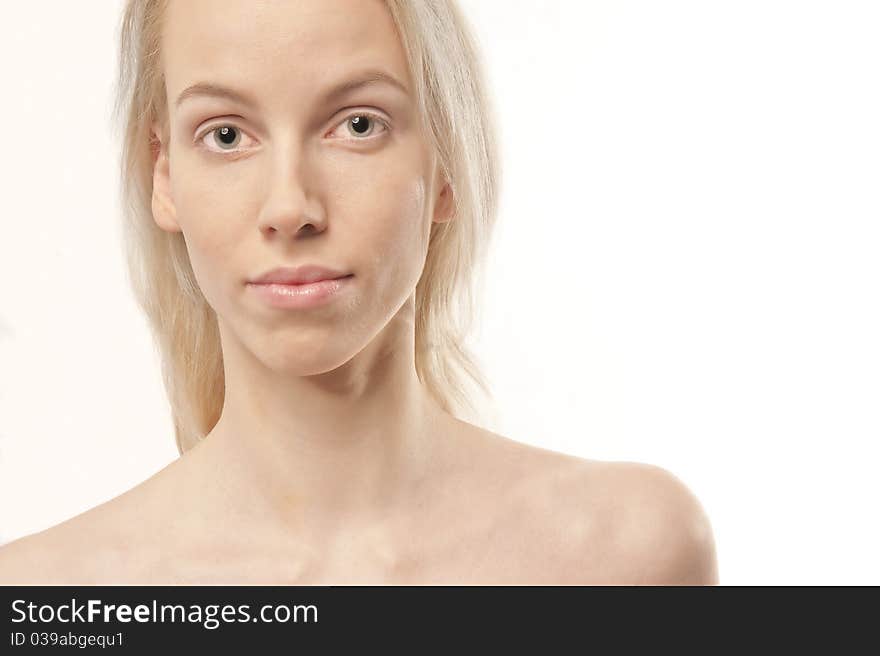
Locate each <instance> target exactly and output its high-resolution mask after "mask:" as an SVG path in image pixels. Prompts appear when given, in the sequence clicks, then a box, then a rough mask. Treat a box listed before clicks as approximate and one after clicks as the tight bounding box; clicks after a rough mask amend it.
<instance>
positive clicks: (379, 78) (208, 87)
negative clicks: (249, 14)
mask: <svg viewBox="0 0 880 656" xmlns="http://www.w3.org/2000/svg"><path fill="white" fill-rule="evenodd" d="M378 83H383V84H387V85H390V86H392V87H395V88H396V89H398V90H399V91H402V92H403V93H405V94H406V95H409V89H407V88H406V85H404V84H403V83H402V82H400V81H399V80H398V79H397V78H395V77H394V76H393V75H390V74H389V73H385V72H384V71H379V70H370V71H365V72H363V73H361V74H360V75H358V76H356V77H354V78H352V79H350V80H346V81H344V82H341V83H339V84H337V85H335V86H333V87H332V88H330V89H329V90H328V91H326V92H325V93H324V96H323V97H322V101H323V102H324V103H331V102H333V101H334V100H337V99H339V98H342V97H343V96H346V95H348V94H350V93H351V92H353V91H355V90H357V89H361V88H363V87H366V86H370V85H372V84H378ZM198 96H205V97H210V98H221V99H225V100H232V101H234V102H237V103H239V104H241V105H245V106H247V107H251V108H254V107H256V106H257V104H258V103H257V101H256V99H255V98H254V97H253V96H251V95H250V94H248V93H245V92H242V91H237V90H235V89H233V88H231V87H226V86H223V85H221V84H215V83H213V82H197V83H196V84H193V85H191V86H188V87H187V88H186V89H184V90H183V91H181V92H180V95H179V96H177V100H176V101H175V103H174V104H175V107H180V105H181V104H183V102H184V101H185V100H187V99H188V98H195V97H198Z"/></svg>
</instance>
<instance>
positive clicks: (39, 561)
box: [0, 0, 717, 584]
mask: <svg viewBox="0 0 880 656" xmlns="http://www.w3.org/2000/svg"><path fill="white" fill-rule="evenodd" d="M121 36H122V40H121V46H122V48H121V62H122V64H121V68H120V83H119V87H118V92H119V96H118V104H117V110H118V111H119V112H120V114H121V115H122V116H123V119H124V122H123V125H124V142H123V153H122V155H123V163H124V166H123V176H122V184H123V193H124V198H125V201H126V202H125V208H126V211H127V215H126V224H125V228H126V238H127V245H128V257H129V264H130V272H131V278H132V283H133V287H134V289H135V292H136V294H137V298H138V300H139V302H140V304H141V307H142V308H143V309H144V311H145V313H146V315H147V316H148V318H149V320H150V325H151V328H152V330H153V331H154V335H155V337H156V340H157V344H158V346H159V350H160V353H161V356H162V362H163V368H164V370H163V372H164V376H165V383H166V388H167V391H168V395H169V399H170V402H171V407H172V413H173V419H174V425H175V429H176V437H177V444H178V448H179V450H180V453H181V458H179V459H178V460H176V461H175V462H173V463H171V464H170V465H168V466H167V467H165V468H164V469H162V470H161V471H159V472H158V473H156V474H155V475H154V476H152V477H151V478H149V479H148V480H146V481H145V482H143V483H141V484H140V485H138V486H136V487H134V488H133V489H131V490H129V491H127V492H126V493H124V494H122V495H121V496H119V497H117V498H115V499H112V500H110V501H108V502H106V503H104V504H101V505H99V506H97V507H96V508H93V509H91V510H89V511H87V512H85V513H82V514H81V515H78V516H76V517H74V518H72V519H70V520H68V521H66V522H63V523H62V524H59V525H58V526H55V527H52V528H49V529H47V530H45V531H42V532H39V533H36V534H33V535H30V536H26V537H24V538H21V539H19V540H17V541H15V542H13V543H11V544H9V545H7V546H6V547H4V548H2V549H0V581H2V582H4V583H12V582H15V583H275V584H280V583H315V584H345V583H450V584H452V583H456V584H461V583H465V584H473V583H521V584H533V583H534V584H574V583H602V584H627V583H644V584H653V583H656V584H696V583H700V584H707V583H715V582H716V579H717V567H716V562H715V551H714V543H713V537H712V531H711V528H710V525H709V521H708V519H707V517H706V516H705V513H704V512H703V509H702V507H701V506H700V504H699V502H698V501H697V499H696V498H695V497H694V495H693V494H692V493H691V492H690V491H689V490H688V489H687V488H686V487H685V486H684V484H683V483H682V482H681V481H680V480H679V479H677V478H676V477H675V476H673V475H672V474H670V473H669V472H667V471H666V470H663V469H661V468H659V467H655V466H650V465H645V464H640V463H626V462H603V461H591V460H584V459H581V458H576V457H574V456H570V455H566V454H562V453H557V452H553V451H548V450H544V449H539V448H536V447H531V446H527V445H525V444H522V443H519V442H516V441H513V440H511V439H509V438H506V437H503V436H501V435H497V434H495V433H492V432H490V431H488V430H485V429H482V428H479V427H477V426H476V425H475V424H473V423H470V422H468V421H465V420H463V419H461V418H460V417H461V416H462V415H463V414H465V413H466V412H469V411H471V410H473V407H474V405H473V404H471V403H469V400H468V399H469V396H468V394H469V393H468V391H467V388H466V382H467V381H466V379H465V378H464V376H463V375H462V374H465V375H467V376H470V377H471V378H472V379H473V380H474V381H476V382H477V383H479V384H480V385H481V386H482V387H483V388H484V389H485V385H484V383H483V380H482V378H481V376H480V374H479V371H478V370H477V369H476V367H475V366H474V364H473V361H472V359H471V357H470V356H469V354H468V353H467V351H466V350H464V349H462V348H461V346H460V344H461V340H462V339H463V335H464V333H465V327H463V324H462V323H460V321H461V320H462V319H464V321H465V322H466V320H467V318H468V316H470V310H471V309H472V305H471V302H472V301H471V299H472V297H473V294H472V290H471V288H470V285H471V283H472V281H473V280H474V275H475V272H476V269H477V268H478V267H479V266H481V264H482V263H483V261H484V259H483V256H484V255H485V252H486V246H487V242H488V239H489V236H490V233H491V227H492V224H493V222H494V216H495V209H496V198H497V194H498V181H499V171H498V162H497V154H496V142H495V137H494V133H493V126H492V124H491V121H490V116H491V111H490V107H489V103H488V101H487V97H486V93H485V89H484V82H483V75H482V72H481V67H480V64H479V60H478V57H477V54H476V53H477V50H476V48H475V42H474V40H473V38H472V36H471V35H470V32H469V28H468V27H467V26H466V24H465V22H464V21H463V19H462V15H461V13H460V10H459V9H458V8H457V7H456V6H455V4H454V2H453V0H421V1H418V2H415V1H411V0H410V1H407V0H387V1H385V2H383V1H381V0H371V1H365V2H351V1H350V0H304V1H299V2H295V3H293V2H287V1H284V0H277V1H272V2H261V3H254V2H251V1H250V0H227V1H225V2H223V3H218V2H216V0H187V1H186V2H182V1H180V0H162V1H159V0H129V1H128V2H127V5H126V7H125V12H124V15H123V22H122V33H121ZM321 280H323V282H318V281H321ZM456 312H458V313H456Z"/></svg>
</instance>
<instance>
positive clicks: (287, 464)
mask: <svg viewBox="0 0 880 656" xmlns="http://www.w3.org/2000/svg"><path fill="white" fill-rule="evenodd" d="M398 323H399V322H398ZM403 324H404V326H403V328H400V327H399V326H397V325H396V324H395V321H392V323H391V324H389V325H388V326H386V330H385V331H383V333H382V334H380V335H379V336H377V337H376V339H375V340H374V341H373V342H372V343H371V344H370V345H368V346H367V347H366V348H364V349H363V350H361V351H360V352H359V353H358V354H357V355H356V356H355V357H354V358H352V359H350V360H349V361H347V362H345V363H344V364H342V365H341V366H338V367H336V368H334V369H332V370H330V371H326V372H325V373H319V374H314V375H290V374H289V373H285V372H284V371H281V370H280V369H279V368H278V367H277V366H276V367H275V368H271V367H268V366H266V365H265V363H264V362H262V361H260V360H259V359H258V358H256V357H255V356H254V355H253V353H251V352H250V351H249V350H247V349H244V348H242V347H241V344H240V342H237V341H236V340H234V339H228V338H227V339H225V341H224V368H225V371H226V393H225V399H224V406H223V411H222V414H221V417H220V419H219V421H218V422H217V424H216V426H215V427H214V429H213V430H212V431H211V432H210V433H209V434H208V436H207V437H206V439H205V440H204V442H203V444H201V445H200V446H199V447H198V449H200V450H203V453H204V455H205V456H207V457H208V459H209V461H210V464H211V469H212V470H213V471H214V472H216V476H217V477H220V478H222V485H223V487H224V489H225V490H227V492H229V494H227V495H224V499H225V500H224V503H226V502H227V501H226V500H228V499H233V500H235V499H238V500H240V501H238V503H241V504H243V505H242V508H241V509H240V510H241V511H242V513H243V514H247V515H248V516H250V517H256V516H265V517H267V518H271V520H272V521H273V522H274V521H276V520H277V521H280V522H282V523H283V524H284V525H285V526H289V527H290V528H292V529H295V530H296V531H297V532H300V531H302V530H308V531H309V532H310V533H311V534H312V535H316V534H317V535H321V534H324V535H326V536H328V537H329V536H332V535H338V534H340V533H343V532H350V531H353V530H357V529H356V528H355V527H363V526H368V525H373V524H375V522H376V521H378V520H380V519H381V518H383V517H388V516H390V513H392V511H393V510H395V509H396V508H400V507H401V505H402V504H404V503H406V502H407V501H409V502H410V503H411V502H412V499H413V498H414V495H415V494H416V492H417V490H418V488H419V486H420V485H421V484H422V483H423V482H424V480H425V477H426V475H427V473H428V470H429V465H430V464H432V463H433V462H434V458H432V454H433V453H434V452H435V450H436V447H437V446H438V440H440V439H442V434H443V430H444V429H443V427H444V426H448V425H449V422H450V421H452V417H451V416H450V415H448V414H447V413H445V411H443V410H442V408H440V407H439V405H438V404H437V403H436V401H434V399H433V398H431V397H430V395H429V394H428V392H427V390H426V389H425V388H424V386H423V385H422V383H421V382H420V381H419V380H418V377H417V376H416V372H415V366H414V340H413V339H412V324H411V323H409V322H403ZM407 326H408V328H409V331H407V330H406V329H405V328H406V327H407ZM221 332H223V331H222V328H221ZM232 503H236V501H232Z"/></svg>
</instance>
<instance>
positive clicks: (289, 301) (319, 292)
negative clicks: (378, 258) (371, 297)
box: [248, 276, 352, 310]
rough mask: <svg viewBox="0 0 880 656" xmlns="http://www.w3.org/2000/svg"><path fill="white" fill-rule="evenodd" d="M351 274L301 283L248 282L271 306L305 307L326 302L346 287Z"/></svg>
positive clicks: (286, 307) (297, 308)
mask: <svg viewBox="0 0 880 656" xmlns="http://www.w3.org/2000/svg"><path fill="white" fill-rule="evenodd" d="M351 278H352V276H345V277H343V278H334V279H332V280H319V281H318V282H311V283H308V284H303V285H282V284H278V283H248V287H250V288H251V289H252V290H253V291H254V293H255V294H256V295H257V296H258V297H259V298H261V299H262V300H263V301H265V302H266V303H268V304H269V305H271V306H272V307H277V308H284V309H289V310H292V309H296V310H299V309H305V308H312V307H317V306H319V305H323V304H325V303H328V302H329V301H330V300H332V299H333V298H335V297H336V296H338V294H339V292H340V291H341V290H343V289H344V288H346V287H348V286H349V285H350V284H351V283H350V279H351Z"/></svg>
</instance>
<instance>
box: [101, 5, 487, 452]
mask: <svg viewBox="0 0 880 656" xmlns="http://www.w3.org/2000/svg"><path fill="white" fill-rule="evenodd" d="M385 4H386V6H387V9H388V11H389V13H390V14H391V17H392V18H393V20H394V23H395V26H396V28H397V31H398V35H399V37H400V39H401V43H402V45H403V48H404V50H405V52H406V56H407V62H408V66H409V72H410V75H411V77H412V80H413V82H414V87H415V95H416V100H417V107H418V111H419V115H420V117H421V120H422V125H423V126H424V127H425V128H426V129H425V131H424V134H426V135H429V138H430V141H431V143H430V146H431V147H433V148H434V149H435V152H436V153H437V156H438V162H439V165H440V167H441V170H442V172H443V174H444V176H445V179H446V180H447V181H448V182H449V184H450V187H451V189H452V192H453V198H454V211H453V220H451V221H448V222H444V223H432V225H431V233H430V238H429V246H428V254H427V259H426V262H425V267H424V270H423V272H422V275H421V277H420V279H419V281H418V283H417V285H416V295H415V300H416V311H415V315H416V316H415V367H416V372H417V375H418V378H419V380H420V381H421V382H422V384H423V385H424V386H425V387H426V389H427V390H428V392H429V393H430V394H431V395H432V396H433V398H434V399H435V400H436V401H437V402H438V403H439V404H440V406H441V407H442V408H444V410H446V411H447V412H449V413H451V414H453V415H456V416H459V417H463V416H475V417H476V416H478V415H479V412H480V406H479V405H478V404H477V403H475V402H473V400H472V399H471V394H470V393H469V391H470V392H475V391H477V390H476V389H475V388H473V387H471V389H470V390H469V389H468V380H470V381H471V382H475V383H476V384H477V386H478V387H479V388H480V390H481V391H482V392H483V393H485V394H486V397H484V398H491V392H490V391H489V386H488V385H487V383H486V379H485V377H484V375H483V374H482V373H481V371H480V368H479V366H478V365H477V362H476V358H475V357H474V356H473V355H472V354H471V353H470V351H469V350H468V349H467V348H466V346H465V345H464V340H465V337H466V336H467V334H468V333H469V332H470V330H471V327H472V325H473V322H474V319H475V315H476V314H477V310H478V306H477V303H476V302H475V301H476V299H477V298H478V293H477V292H478V291H481V290H482V275H483V267H484V264H485V256H486V254H487V252H488V247H489V242H490V240H491V236H492V228H493V226H494V223H495V216H496V211H497V204H498V194H499V185H500V174H501V171H500V165H499V158H498V156H497V151H496V148H497V141H496V136H495V129H494V125H493V120H492V108H491V106H490V97H489V95H488V94H487V92H486V88H485V81H484V73H483V70H482V68H481V63H480V56H479V51H478V44H477V42H476V40H475V38H474V36H473V34H472V33H471V31H470V28H469V26H468V25H467V23H466V21H465V19H464V17H463V15H462V13H461V10H460V9H459V8H458V7H457V5H456V3H455V0H385ZM166 7H167V0H128V1H127V2H126V4H125V6H124V9H123V13H122V16H121V21H120V25H119V37H120V38H119V47H120V52H119V54H120V56H119V70H118V79H117V86H116V99H115V106H114V118H115V121H116V124H117V128H118V129H119V130H121V136H122V138H121V153H120V164H121V166H120V185H121V201H122V213H123V217H122V218H123V227H122V228H123V229H122V233H121V234H122V237H123V248H124V250H125V256H126V261H127V265H128V275H129V282H130V284H131V286H132V289H133V291H134V295H135V299H136V301H137V303H138V305H139V306H140V307H141V309H142V310H143V312H144V313H145V315H146V317H147V319H148V323H149V327H150V330H151V331H152V334H153V338H154V340H155V344H156V347H157V349H158V352H159V356H160V362H161V366H162V377H163V380H164V384H165V390H166V393H167V395H168V399H169V402H170V405H171V415H172V420H173V423H174V429H175V439H176V442H177V448H178V451H179V452H180V453H181V454H182V453H184V452H185V451H187V450H188V449H190V448H191V447H193V446H194V445H195V444H196V443H198V441H199V440H200V439H201V438H203V437H204V436H205V435H207V434H208V433H209V432H210V431H211V429H212V428H213V426H214V425H215V424H216V423H217V420H218V419H219V418H220V413H221V411H222V408H223V398H224V389H225V388H224V372H223V353H222V350H221V344H220V335H219V330H218V326H217V317H216V315H215V313H214V311H213V309H212V308H211V307H210V306H209V305H208V302H207V301H206V300H205V298H204V296H203V295H202V293H201V291H200V289H199V286H198V284H197V282H196V278H195V276H194V274H193V270H192V267H191V265H190V261H189V255H188V253H187V250H186V244H185V242H184V240H183V235H182V234H181V233H170V232H166V231H163V230H162V229H160V228H159V227H158V226H157V225H156V223H155V222H154V220H153V216H152V187H153V161H154V160H153V156H154V152H155V149H156V148H157V146H158V144H157V142H156V141H155V140H153V139H151V125H152V124H153V123H154V122H155V123H156V124H157V125H159V126H161V127H162V130H163V132H164V136H163V139H167V136H168V131H169V126H168V120H167V119H168V117H167V104H166V103H167V99H166V95H165V94H166V90H165V80H164V76H163V69H162V56H161V50H160V45H161V39H160V37H161V27H162V20H163V15H164V13H165V9H166Z"/></svg>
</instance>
